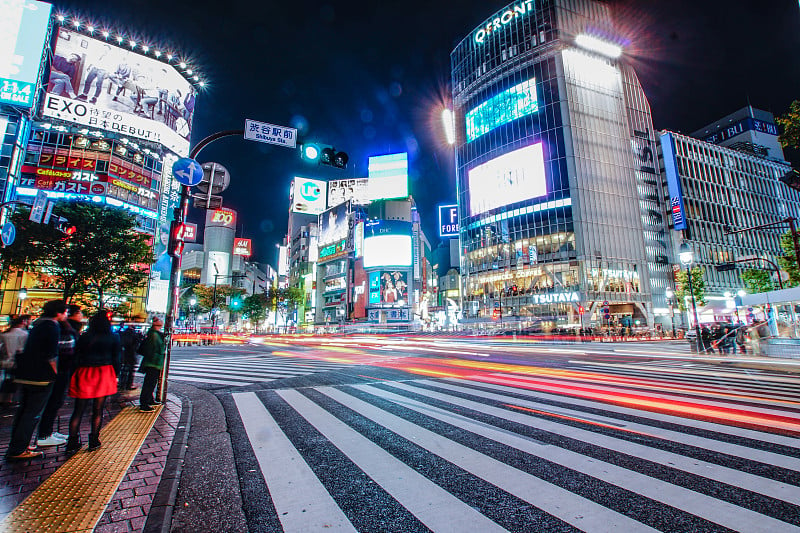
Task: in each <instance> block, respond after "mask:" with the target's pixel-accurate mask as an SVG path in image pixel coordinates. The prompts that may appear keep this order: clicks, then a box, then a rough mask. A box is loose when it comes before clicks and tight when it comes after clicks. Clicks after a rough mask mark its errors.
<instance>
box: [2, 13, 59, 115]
mask: <svg viewBox="0 0 800 533" xmlns="http://www.w3.org/2000/svg"><path fill="white" fill-rule="evenodd" d="M50 8H51V6H50V4H45V3H44V2H32V1H29V0H0V13H2V15H0V17H2V20H0V103H3V104H11V105H15V106H19V107H24V108H30V107H31V106H32V105H33V97H34V96H35V94H36V82H37V81H38V78H39V64H40V63H41V62H42V52H43V51H44V39H45V37H46V36H47V27H48V25H49V24H50ZM4 131H5V130H4Z"/></svg>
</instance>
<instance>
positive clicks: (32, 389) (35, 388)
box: [6, 300, 67, 461]
mask: <svg viewBox="0 0 800 533" xmlns="http://www.w3.org/2000/svg"><path fill="white" fill-rule="evenodd" d="M66 316H67V304H66V303H64V300H50V301H49V302H47V303H45V304H44V306H42V316H41V317H40V318H39V319H38V320H37V321H36V322H34V323H33V328H32V329H31V332H30V335H28V340H27V341H26V342H25V349H24V350H23V352H22V353H21V354H20V356H19V357H18V358H17V374H16V379H15V381H16V383H17V385H18V386H19V388H20V389H21V393H22V398H21V402H20V405H19V408H18V409H17V414H16V416H15V417H14V424H13V426H12V429H11V442H10V443H9V444H8V450H6V459H7V460H11V461H14V460H22V459H33V458H34V457H41V456H42V452H40V451H31V450H29V449H28V445H29V444H30V442H31V437H32V436H33V431H34V430H35V429H36V425H37V423H38V422H39V417H41V416H42V411H43V410H44V406H45V404H46V403H47V399H48V398H49V397H50V391H51V390H52V388H53V381H55V379H56V369H57V360H58V342H59V340H60V338H61V330H60V328H59V327H58V321H59V320H63V319H64V318H66Z"/></svg>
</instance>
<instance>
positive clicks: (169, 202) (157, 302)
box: [147, 154, 180, 313]
mask: <svg viewBox="0 0 800 533" xmlns="http://www.w3.org/2000/svg"><path fill="white" fill-rule="evenodd" d="M175 161H176V157H175V156H174V155H172V154H167V155H166V156H165V157H164V171H163V174H162V175H161V179H162V187H161V196H160V198H159V200H158V215H157V217H158V218H157V220H158V224H157V226H156V231H155V240H154V241H153V254H154V255H155V262H154V263H153V266H152V267H151V268H150V281H149V283H148V289H147V310H148V311H150V312H154V313H166V311H167V296H168V295H169V276H170V269H171V267H172V258H171V257H170V256H169V254H167V244H168V242H169V227H170V223H171V222H172V220H173V219H174V217H175V207H176V206H177V205H178V202H179V201H180V188H179V185H178V182H176V181H175V180H173V179H172V164H173V163H174V162H175Z"/></svg>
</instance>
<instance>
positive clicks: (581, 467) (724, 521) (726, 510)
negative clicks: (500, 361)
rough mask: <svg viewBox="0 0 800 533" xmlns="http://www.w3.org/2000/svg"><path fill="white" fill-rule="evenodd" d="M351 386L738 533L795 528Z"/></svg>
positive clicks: (343, 398)
mask: <svg viewBox="0 0 800 533" xmlns="http://www.w3.org/2000/svg"><path fill="white" fill-rule="evenodd" d="M354 388H357V389H360V390H363V391H365V392H368V393H369V394H372V395H375V396H377V397H380V398H383V399H386V400H389V401H391V402H393V403H397V404H399V405H402V406H403V407H406V408H408V409H412V410H414V411H416V412H418V413H421V414H423V415H426V416H429V417H432V418H435V419H437V420H441V421H442V422H445V423H448V424H451V425H454V426H456V427H458V428H461V429H463V430H465V431H469V432H472V433H475V434H477V435H481V436H483V437H486V438H489V439H492V440H494V441H496V442H500V443H502V444H505V445H507V446H511V447H514V448H516V449H518V450H520V451H523V452H525V453H529V454H531V455H534V456H537V457H541V458H543V459H546V460H548V461H551V462H553V463H556V464H559V465H561V466H563V467H565V468H570V469H572V470H576V471H579V472H582V473H584V474H586V475H589V476H592V477H595V478H597V479H600V480H602V481H605V482H607V483H611V484H613V485H616V486H618V487H621V488H623V489H626V490H629V491H631V492H635V493H637V494H640V495H641V496H644V497H646V498H650V499H653V500H655V501H659V502H662V503H664V504H666V505H670V506H672V507H675V508H678V509H681V510H683V511H686V512H688V513H691V514H693V515H695V516H699V517H701V518H704V519H706V520H710V521H711V522H714V523H717V524H720V525H722V526H724V527H728V528H731V529H734V530H736V529H738V528H743V529H744V531H758V530H762V529H764V528H766V529H765V530H771V531H800V528H798V527H795V526H793V525H791V524H788V523H786V522H783V521H781V520H777V519H775V518H772V517H769V516H766V515H762V514H759V513H756V512H754V511H751V510H749V509H745V508H742V507H739V506H737V505H734V504H732V503H728V502H725V501H722V500H717V499H715V498H713V497H710V496H706V495H704V494H701V493H698V492H695V491H693V490H690V489H686V488H683V487H679V486H677V485H672V484H671V483H667V482H665V481H661V480H659V479H656V478H652V477H650V476H647V475H645V474H641V473H638V472H635V471H632V470H627V469H625V468H622V467H618V466H616V465H613V464H611V463H607V462H604V461H601V460H599V459H595V458H592V457H587V456H584V455H582V454H579V453H576V452H573V451H570V450H566V449H563V448H558V447H555V446H549V445H544V444H539V443H536V442H533V441H531V440H530V439H527V438H525V437H521V436H517V435H513V434H510V433H509V432H507V431H503V430H501V429H497V428H492V427H487V425H486V424H482V423H479V422H475V421H473V420H472V419H470V418H467V417H465V416H463V415H459V414H456V413H452V412H450V411H446V410H444V409H440V408H438V407H434V406H431V405H428V404H425V403H422V402H418V401H416V400H412V399H410V398H407V397H405V396H401V395H398V394H394V393H391V392H387V391H384V390H382V389H378V388H376V387H373V386H371V385H355V386H354ZM320 390H321V392H324V393H325V391H324V390H322V389H320ZM326 390H327V389H326ZM339 395H340V396H339V398H340V399H337V401H339V402H340V403H343V404H344V405H347V406H348V407H350V408H351V409H356V410H358V411H359V412H360V410H359V409H357V408H355V407H354V406H353V400H355V401H357V402H360V403H365V402H363V401H361V400H358V399H356V398H355V397H353V396H349V395H345V394H344V393H341V392H339ZM442 396H443V395H442ZM453 400H459V399H456V398H453ZM462 401H463V400H462ZM471 403H475V402H471ZM365 404H366V403H365ZM366 405H370V404H366ZM487 409H495V410H497V411H502V410H501V409H497V408H487ZM500 414H502V413H500ZM507 414H508V415H513V414H514V413H507ZM365 416H366V415H365ZM392 416H394V415H392ZM518 416H519V417H520V418H522V417H527V418H533V417H528V415H518ZM505 418H508V419H512V417H510V416H505ZM513 418H517V417H513ZM534 421H535V420H534ZM375 422H377V423H379V424H381V421H380V420H375ZM382 425H385V424H382ZM387 427H388V426H387ZM389 429H391V428H389ZM570 494H571V493H570ZM571 497H572V498H575V497H577V496H576V495H575V494H572V496H571ZM531 503H533V502H531ZM548 512H549V511H548Z"/></svg>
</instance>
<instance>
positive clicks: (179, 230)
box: [167, 220, 186, 257]
mask: <svg viewBox="0 0 800 533" xmlns="http://www.w3.org/2000/svg"><path fill="white" fill-rule="evenodd" d="M185 230H186V226H184V224H183V223H181V222H178V221H177V220H173V221H172V223H170V225H169V244H168V247H167V253H168V254H169V255H170V256H171V257H180V256H181V254H182V253H183V245H184V244H185V241H184V235H183V233H184V231H185Z"/></svg>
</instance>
